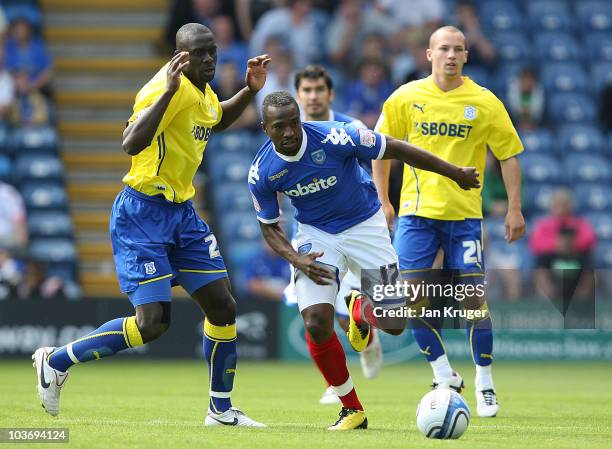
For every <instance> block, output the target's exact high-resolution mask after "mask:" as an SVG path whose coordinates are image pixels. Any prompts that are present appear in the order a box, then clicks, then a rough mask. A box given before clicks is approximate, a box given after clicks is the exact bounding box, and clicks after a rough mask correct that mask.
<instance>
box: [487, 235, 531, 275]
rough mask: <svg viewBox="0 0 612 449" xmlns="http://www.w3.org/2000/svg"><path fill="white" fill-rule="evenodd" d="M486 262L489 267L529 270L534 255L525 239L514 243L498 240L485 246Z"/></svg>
mask: <svg viewBox="0 0 612 449" xmlns="http://www.w3.org/2000/svg"><path fill="white" fill-rule="evenodd" d="M485 262H486V264H487V269H498V270H500V269H501V270H504V269H514V270H516V269H519V270H527V269H529V268H530V267H531V264H532V255H531V252H530V251H529V248H528V246H527V243H526V242H525V241H523V240H519V241H518V242H514V243H512V244H508V243H507V242H506V241H504V240H496V241H493V242H490V243H488V244H487V245H486V246H485Z"/></svg>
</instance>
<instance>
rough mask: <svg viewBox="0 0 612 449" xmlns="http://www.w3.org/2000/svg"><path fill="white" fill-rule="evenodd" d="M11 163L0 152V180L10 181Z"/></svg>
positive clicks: (11, 176)
mask: <svg viewBox="0 0 612 449" xmlns="http://www.w3.org/2000/svg"><path fill="white" fill-rule="evenodd" d="M12 171H13V164H12V163H11V160H10V159H9V158H8V156H5V155H4V154H0V181H2V182H8V183H12V178H13V175H12Z"/></svg>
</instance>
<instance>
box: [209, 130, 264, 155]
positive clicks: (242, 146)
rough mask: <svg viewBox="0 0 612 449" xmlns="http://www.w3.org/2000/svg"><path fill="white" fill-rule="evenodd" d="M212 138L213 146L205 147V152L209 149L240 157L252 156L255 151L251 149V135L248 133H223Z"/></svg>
mask: <svg viewBox="0 0 612 449" xmlns="http://www.w3.org/2000/svg"><path fill="white" fill-rule="evenodd" d="M214 136H215V137H214V146H208V145H207V147H206V151H208V150H209V149H210V150H213V151H215V152H223V153H228V152H230V153H232V152H234V153H238V154H242V155H252V154H255V151H257V150H256V149H255V150H254V149H253V147H254V145H253V141H252V134H251V133H250V132H248V131H225V132H223V133H220V134H215V135H214ZM247 157H248V156H247Z"/></svg>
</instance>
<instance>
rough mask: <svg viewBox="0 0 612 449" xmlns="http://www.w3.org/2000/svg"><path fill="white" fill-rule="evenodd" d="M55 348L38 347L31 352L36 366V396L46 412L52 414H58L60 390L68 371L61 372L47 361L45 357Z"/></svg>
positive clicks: (33, 364)
mask: <svg viewBox="0 0 612 449" xmlns="http://www.w3.org/2000/svg"><path fill="white" fill-rule="evenodd" d="M54 349H55V348H51V347H45V348H38V349H37V350H36V352H34V354H32V360H33V361H34V363H32V366H34V368H36V386H37V387H38V397H39V398H40V402H41V404H42V406H43V408H44V409H45V411H46V412H47V413H49V414H50V415H52V416H57V415H58V414H59V400H60V392H61V391H62V388H63V387H64V385H65V384H66V379H68V373H67V372H66V373H63V372H61V371H58V370H56V369H53V368H51V366H49V363H48V362H47V357H48V356H49V354H51V353H52V352H53V350H54Z"/></svg>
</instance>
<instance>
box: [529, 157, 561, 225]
mask: <svg viewBox="0 0 612 449" xmlns="http://www.w3.org/2000/svg"><path fill="white" fill-rule="evenodd" d="M522 168H523V170H524V169H525V167H524V166H522ZM557 188H558V186H556V185H554V184H531V183H526V185H525V187H524V189H523V207H524V209H525V212H526V214H527V215H529V216H530V218H531V219H533V217H535V216H539V215H542V214H544V213H547V212H548V211H549V208H550V201H551V199H552V196H553V193H555V190H557Z"/></svg>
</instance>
